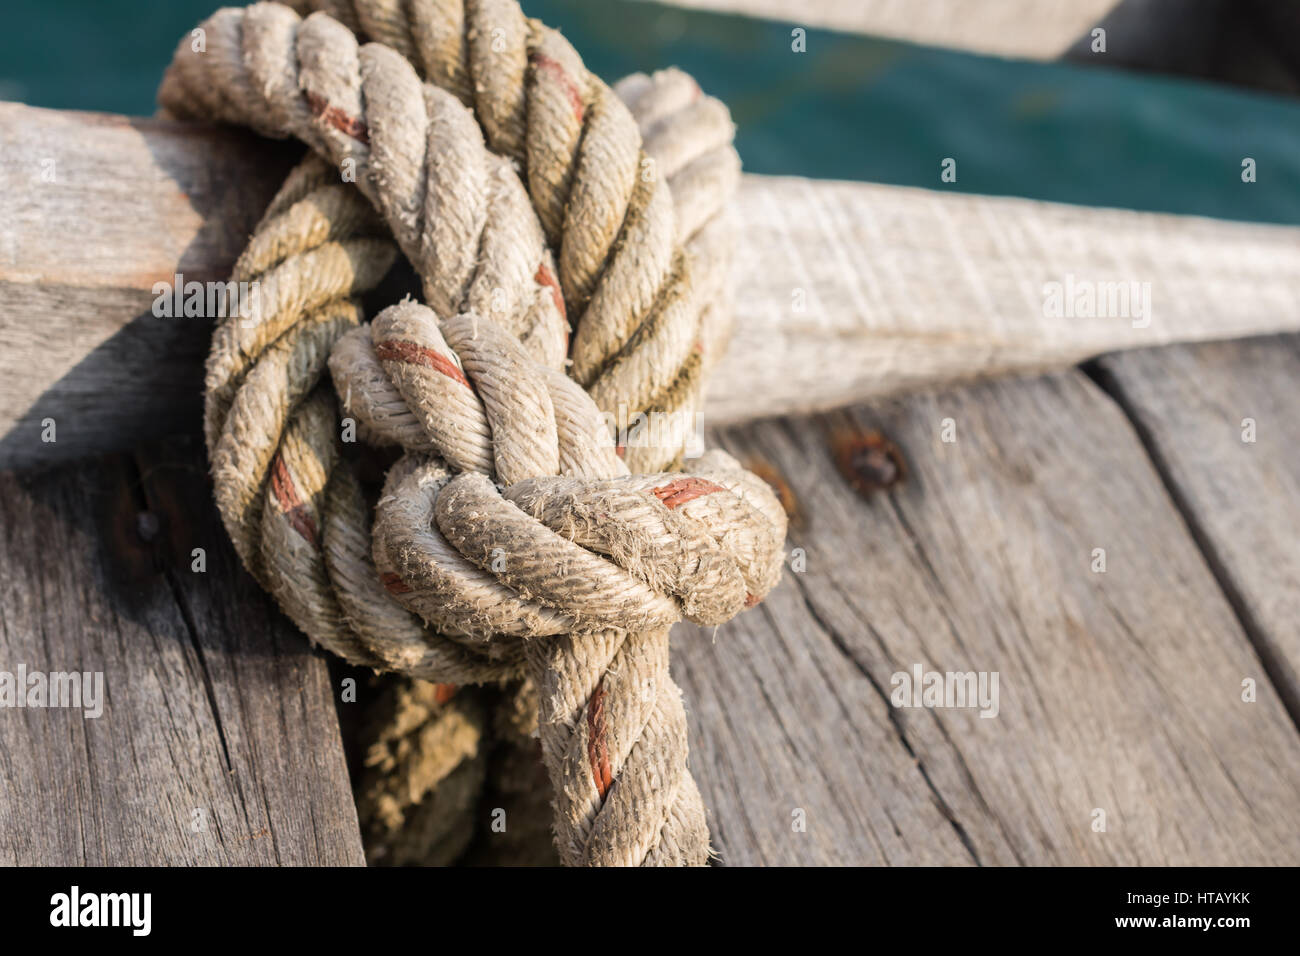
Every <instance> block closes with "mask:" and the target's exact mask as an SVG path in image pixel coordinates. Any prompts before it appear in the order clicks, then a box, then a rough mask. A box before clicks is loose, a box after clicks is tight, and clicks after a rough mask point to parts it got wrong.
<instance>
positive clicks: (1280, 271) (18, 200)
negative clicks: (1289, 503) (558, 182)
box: [0, 104, 1300, 466]
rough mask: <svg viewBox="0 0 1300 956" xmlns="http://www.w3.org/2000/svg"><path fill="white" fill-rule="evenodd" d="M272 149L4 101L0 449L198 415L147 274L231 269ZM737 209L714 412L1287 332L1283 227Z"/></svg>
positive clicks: (898, 200) (164, 277)
mask: <svg viewBox="0 0 1300 956" xmlns="http://www.w3.org/2000/svg"><path fill="white" fill-rule="evenodd" d="M33 144H35V145H33ZM43 158H48V159H52V160H53V161H54V166H53V169H54V170H55V175H56V181H55V183H46V184H42V183H41V182H40V173H41V170H42V168H43V167H42V165H41V163H42V161H43ZM283 158H284V157H282V156H281V155H280V154H279V153H276V152H274V151H273V150H272V151H271V152H268V147H266V146H265V145H262V146H261V147H254V145H253V143H252V141H251V140H249V139H248V138H247V137H246V136H244V135H242V134H236V133H234V132H230V131H219V130H215V129H210V128H204V127H188V128H187V127H180V126H177V125H172V124H166V123H160V122H155V121H146V120H138V121H131V122H127V121H125V120H116V121H115V120H112V119H109V118H104V117H93V116H87V115H86V114H66V113H58V112H54V111H49V110H36V109H31V108H29V107H24V106H18V105H12V104H0V466H5V465H8V466H19V465H25V464H29V463H31V462H36V461H52V460H58V459H61V458H68V457H73V456H76V455H80V454H85V453H87V452H88V451H93V450H98V449H104V448H119V447H130V446H131V445H132V444H133V443H134V442H135V441H137V440H139V439H141V438H143V437H150V436H153V435H157V434H159V433H161V432H163V431H166V430H168V429H171V428H174V427H177V426H178V425H180V424H181V423H183V422H189V421H192V420H193V416H194V414H195V413H196V411H197V406H198V400H199V391H200V383H201V372H200V368H201V356H202V355H203V353H204V351H205V350H206V343H207V338H208V329H207V327H206V323H205V322H203V321H200V320H195V319H165V318H156V317H154V316H153V315H151V314H149V308H150V305H151V303H152V300H153V296H152V293H151V291H150V289H151V286H152V283H154V282H156V281H170V279H171V277H172V276H173V274H174V273H175V272H177V271H180V272H181V273H182V274H184V275H185V277H186V278H187V279H191V278H194V279H200V280H204V279H211V278H221V277H224V276H225V275H226V274H227V273H228V270H229V268H230V265H231V263H232V261H233V259H234V257H235V256H236V255H237V253H238V251H239V248H240V246H241V244H242V242H243V240H244V237H245V235H246V234H247V232H248V231H249V230H250V229H251V228H252V224H253V222H254V221H255V220H256V218H257V216H258V214H259V213H260V210H261V208H262V205H263V203H264V202H265V197H266V195H267V193H269V191H270V190H271V189H273V188H274V186H275V184H276V182H277V181H278V179H279V178H280V177H281V176H282V175H283ZM277 159H279V160H280V162H277V161H276V160H277ZM58 177H62V178H58ZM187 197H188V198H187ZM737 212H738V215H739V217H740V219H741V233H740V235H741V237H742V243H741V248H740V250H739V254H738V256H737V263H738V265H737V271H736V276H735V280H736V300H737V301H736V314H737V316H738V320H739V328H738V330H737V334H736V339H735V342H734V344H733V346H732V348H731V349H730V351H729V352H728V354H727V356H726V357H725V358H724V359H723V361H722V362H721V363H720V364H719V366H718V368H717V369H716V370H715V372H714V374H713V378H712V380H711V388H710V392H709V397H708V403H707V406H706V409H705V412H706V415H707V416H708V419H709V420H710V421H711V422H712V423H715V424H717V423H723V422H731V421H740V420H746V419H749V418H753V417H758V416H766V415H779V414H785V413H790V412H794V411H807V410H814V409H823V408H829V407H834V406H837V405H841V404H844V403H846V402H850V401H856V400H862V399H863V398H866V397H869V396H875V395H880V394H885V393H889V392H894V391H897V390H899V389H905V388H911V387H916V386H918V385H924V384H927V383H932V382H936V381H949V380H955V379H964V378H971V377H976V376H982V375H990V374H996V373H1000V372H1014V371H1036V370H1040V369H1042V368H1046V367H1054V366H1062V365H1068V364H1071V363H1073V362H1076V361H1078V360H1080V359H1083V358H1086V357H1091V356H1094V355H1097V354H1100V353H1102V352H1106V351H1111V350H1115V349H1120V348H1128V347H1135V346H1143V345H1151V344H1157V343H1165V342H1170V341H1190V340H1199V339H1206V338H1216V337H1225V336H1235V335H1250V334H1264V333H1269V332H1276V331H1280V330H1295V329H1297V328H1300V241H1297V240H1298V239H1300V230H1297V229H1295V228H1287V227H1280V226H1269V225H1257V224H1244V223H1228V222H1218V221H1214V220H1208V219H1199V218H1194V217H1182V216H1169V215H1159V214H1154V213H1136V212H1127V211H1121V210H1108V209H1085V208H1080V207H1072V206H1065V205H1058V204H1052V203H1044V202H1035V201H1029V200H1022V199H1014V198H1006V197H984V196H971V195H960V194H949V193H941V192H938V191H930V190H922V189H903V188H898V187H890V186H879V185H869V184H862V183H836V182H816V183H814V182H810V181H807V180H799V179H785V178H765V177H757V176H748V177H746V178H745V180H744V183H743V185H742V188H741V190H740V195H739V198H738V201H737ZM1071 281H1077V282H1078V283H1082V284H1092V287H1093V288H1094V290H1096V291H1100V292H1101V293H1102V298H1106V295H1105V287H1104V286H1103V285H1102V284H1104V283H1124V284H1125V286H1126V288H1127V287H1128V284H1130V283H1136V284H1137V286H1138V287H1140V286H1141V284H1142V283H1149V284H1150V289H1149V291H1150V296H1149V302H1148V303H1146V304H1145V305H1143V304H1142V303H1141V302H1140V299H1141V298H1143V297H1142V296H1141V295H1140V289H1139V290H1138V294H1135V295H1134V296H1133V298H1132V300H1131V302H1130V304H1129V311H1130V312H1132V313H1134V314H1132V315H1129V314H1122V315H1117V314H1115V312H1113V311H1108V310H1109V309H1110V308H1111V307H1110V306H1109V304H1107V306H1106V309H1102V310H1101V311H1100V314H1097V315H1095V316H1092V317H1089V316H1086V315H1082V314H1079V315H1074V314H1070V313H1066V314H1064V315H1060V316H1059V317H1058V316H1054V315H1052V314H1050V313H1049V310H1048V309H1046V308H1045V300H1046V296H1045V294H1044V288H1045V286H1046V285H1047V284H1048V283H1057V284H1059V285H1060V286H1061V287H1062V288H1063V289H1064V288H1065V284H1066V283H1068V282H1071ZM1066 294H1067V295H1068V293H1066ZM1117 302H1118V300H1117ZM755 382H762V383H763V387H762V388H761V389H755V388H754V387H753V384H754V383H755ZM47 419H52V420H53V421H54V422H55V423H56V425H57V428H58V432H57V436H58V441H57V442H56V443H53V444H51V443H48V442H44V441H42V440H41V438H42V431H43V423H44V422H45V421H46V420H47Z"/></svg>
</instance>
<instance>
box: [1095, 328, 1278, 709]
mask: <svg viewBox="0 0 1300 956" xmlns="http://www.w3.org/2000/svg"><path fill="white" fill-rule="evenodd" d="M1098 365H1099V367H1100V369H1101V372H1102V381H1103V382H1104V384H1105V385H1106V386H1107V388H1109V389H1110V390H1111V391H1112V392H1113V393H1114V395H1115V396H1116V398H1117V399H1118V400H1119V401H1120V402H1121V403H1122V404H1123V406H1124V408H1125V410H1126V411H1127V412H1128V413H1129V415H1130V416H1131V417H1132V419H1133V420H1134V421H1135V422H1136V423H1137V426H1138V428H1139V430H1140V432H1141V434H1142V436H1143V438H1144V440H1145V441H1146V443H1147V447H1148V449H1149V450H1150V452H1151V454H1152V457H1153V458H1154V460H1155V461H1156V464H1157V467H1158V468H1159V469H1160V471H1161V473H1162V474H1163V475H1164V478H1165V481H1166V482H1167V484H1168V485H1169V487H1170V488H1171V490H1172V492H1173V494H1174V496H1175V498H1176V499H1177V501H1178V502H1179V504H1180V506H1181V507H1182V510H1183V513H1184V515H1185V517H1186V519H1187V521H1188V524H1189V525H1190V526H1191V528H1192V530H1193V532H1194V533H1195V534H1196V537H1197V540H1198V542H1199V543H1200V545H1201V547H1202V550H1203V551H1204V552H1205V554H1206V555H1207V556H1208V558H1209V560H1210V562H1211V564H1212V566H1213V567H1214V569H1215V572H1216V575H1217V576H1218V578H1219V581H1220V583H1221V585H1222V586H1223V588H1224V590H1225V591H1226V592H1227V593H1228V595H1229V596H1230V598H1231V599H1232V602H1233V605H1234V607H1235V608H1236V610H1237V612H1238V615H1239V616H1240V618H1241V619H1242V621H1243V622H1244V624H1245V626H1246V629H1247V632H1248V633H1249V634H1250V636H1251V638H1252V640H1253V641H1254V642H1255V644H1256V646H1257V648H1258V650H1259V653H1260V656H1261V657H1262V659H1263V660H1264V663H1265V664H1266V666H1267V667H1268V669H1269V672H1270V674H1271V675H1272V677H1273V679H1274V681H1275V682H1276V683H1277V685H1278V686H1279V688H1280V689H1281V692H1282V694H1283V697H1284V699H1285V700H1286V701H1287V704H1288V708H1289V710H1290V711H1291V713H1292V715H1293V716H1294V717H1296V719H1297V720H1300V414H1298V413H1297V409H1300V338H1297V337H1296V336H1283V337H1277V338H1270V339H1257V340H1253V341H1245V342H1224V343H1219V344H1215V345H1207V346H1198V347H1177V348H1169V349H1159V350H1143V351H1139V352H1133V353H1130V354H1128V355H1116V356H1109V357H1107V358H1105V359H1103V360H1101V361H1100V362H1099V363H1098ZM1247 420H1250V421H1251V422H1253V423H1254V439H1255V440H1254V441H1253V442H1252V441H1246V440H1243V439H1245V438H1249V437H1250V434H1249V423H1248V422H1247Z"/></svg>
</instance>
